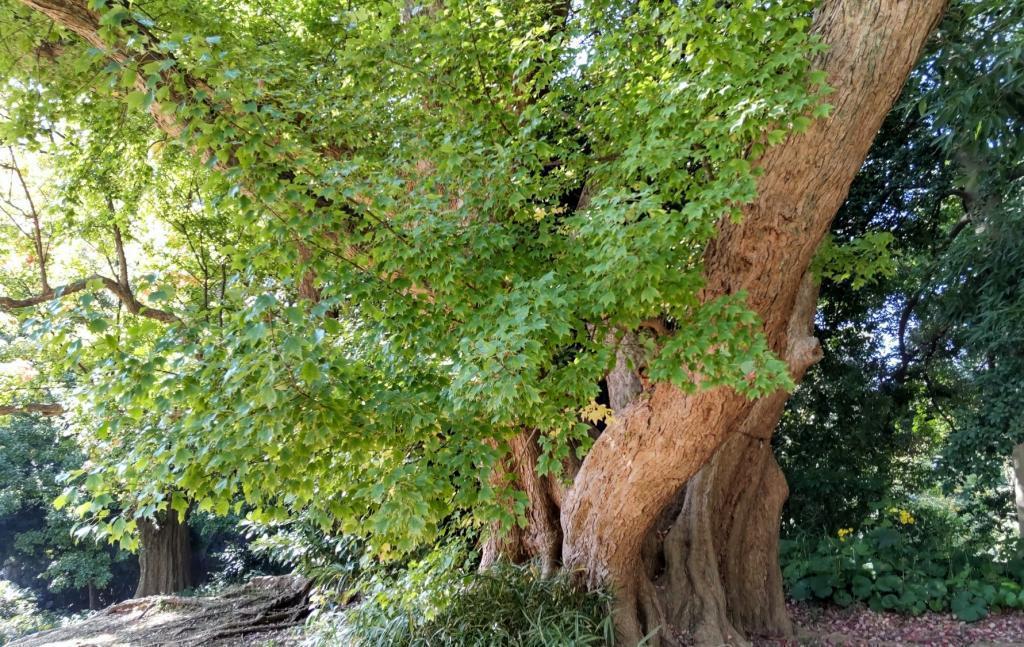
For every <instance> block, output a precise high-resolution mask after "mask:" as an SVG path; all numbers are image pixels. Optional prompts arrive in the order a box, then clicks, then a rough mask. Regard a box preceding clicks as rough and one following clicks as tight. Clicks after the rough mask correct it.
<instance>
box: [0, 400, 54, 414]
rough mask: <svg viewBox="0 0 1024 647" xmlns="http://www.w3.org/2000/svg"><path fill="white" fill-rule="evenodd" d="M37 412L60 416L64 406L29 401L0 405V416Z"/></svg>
mask: <svg viewBox="0 0 1024 647" xmlns="http://www.w3.org/2000/svg"><path fill="white" fill-rule="evenodd" d="M33 413H37V414H39V415H41V416H60V415H63V414H64V407H62V406H60V405H59V404H49V403H43V402H31V403H29V404H18V405H0V416H25V415H29V414H33Z"/></svg>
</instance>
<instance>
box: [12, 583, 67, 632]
mask: <svg viewBox="0 0 1024 647" xmlns="http://www.w3.org/2000/svg"><path fill="white" fill-rule="evenodd" d="M56 625H57V619H56V618H55V617H53V616H52V615H51V614H49V613H46V612H45V611H40V610H39V608H38V607H37V606H36V600H35V597H34V596H33V595H32V592H31V591H28V590H26V589H20V588H18V587H17V586H15V585H14V584H13V583H11V582H8V581H7V580H0V645H6V644H7V643H9V642H11V641H12V640H15V639H16V638H19V637H21V636H25V635H28V634H31V633H35V632H37V631H43V630H44V629H50V628H52V627H55V626H56Z"/></svg>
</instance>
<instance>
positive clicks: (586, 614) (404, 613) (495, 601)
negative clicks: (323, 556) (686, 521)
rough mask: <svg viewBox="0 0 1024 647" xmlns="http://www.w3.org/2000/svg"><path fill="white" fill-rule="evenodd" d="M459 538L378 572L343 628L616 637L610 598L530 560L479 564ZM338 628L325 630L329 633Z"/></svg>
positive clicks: (597, 641) (385, 634)
mask: <svg viewBox="0 0 1024 647" xmlns="http://www.w3.org/2000/svg"><path fill="white" fill-rule="evenodd" d="M475 566H476V556H475V555H473V554H471V553H467V552H466V551H465V549H464V548H463V547H462V546H461V545H460V544H459V543H458V542H455V543H453V544H450V545H449V546H447V547H445V548H443V549H439V550H436V551H433V552H431V553H429V554H428V555H427V556H426V557H424V558H423V559H420V560H418V561H416V562H414V563H412V564H411V565H410V567H409V568H408V569H406V570H401V571H398V572H397V574H396V575H392V576H383V577H374V578H371V579H370V581H369V583H368V585H367V588H366V589H365V592H364V593H363V599H362V601H361V602H360V604H359V605H358V606H356V607H355V608H353V609H352V610H350V611H348V612H346V613H345V614H344V618H343V620H342V622H341V625H342V627H343V628H342V629H341V630H340V631H341V633H342V634H343V637H344V638H345V639H348V640H352V641H353V642H354V644H357V645H382V644H387V645H424V646H425V645H495V644H501V645H522V646H524V647H525V646H536V647H539V646H541V645H544V646H554V645H609V644H613V642H614V635H613V631H612V624H611V598H610V596H608V595H607V594H605V593H586V592H583V591H581V590H580V589H579V588H578V587H576V586H574V585H573V584H572V582H571V581H570V580H569V579H568V577H567V576H565V575H560V576H557V577H553V578H541V577H540V575H539V573H538V572H537V571H536V569H535V568H533V567H531V566H522V567H520V566H512V565H508V564H499V565H497V566H496V567H495V568H494V569H492V570H489V571H487V572H476V569H475ZM331 639H332V637H331V636H327V635H325V636H324V640H327V641H328V642H327V643H326V644H331V643H330V642H329V641H330V640H331Z"/></svg>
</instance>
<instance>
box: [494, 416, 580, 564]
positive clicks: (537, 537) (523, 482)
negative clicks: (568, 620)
mask: <svg viewBox="0 0 1024 647" xmlns="http://www.w3.org/2000/svg"><path fill="white" fill-rule="evenodd" d="M539 456H540V447H539V446H538V445H537V433H536V432H530V431H524V432H522V433H520V434H518V435H517V436H515V437H514V438H513V439H512V440H510V441H509V454H508V456H506V457H505V459H504V460H503V461H502V462H501V464H500V465H499V468H498V469H497V470H496V471H495V473H494V474H493V475H492V478H491V481H492V483H493V484H494V485H495V486H499V485H506V484H510V485H513V486H515V487H516V489H518V490H520V491H521V492H523V493H525V494H526V498H527V502H528V505H527V508H526V517H527V519H526V525H525V526H523V527H520V526H518V525H516V526H514V527H512V528H498V527H497V526H495V527H492V528H491V531H490V533H489V535H488V536H487V538H486V540H485V542H484V545H483V549H482V551H481V559H480V568H481V569H487V568H490V567H491V566H493V565H494V563H495V562H497V561H498V560H500V559H504V560H506V561H509V562H512V563H514V564H519V563H522V562H524V561H526V560H529V559H534V558H538V559H539V560H540V563H541V572H542V574H543V575H544V576H545V577H547V576H549V575H551V574H553V573H554V572H556V571H557V570H558V568H559V566H560V565H561V552H562V529H561V527H560V525H559V508H560V506H561V504H562V497H563V496H564V486H563V485H562V483H561V482H560V481H558V480H557V479H553V478H550V477H546V476H544V477H541V476H538V475H537V459H538V457H539ZM567 468H568V470H569V473H570V474H571V473H573V467H572V466H571V465H569V466H567Z"/></svg>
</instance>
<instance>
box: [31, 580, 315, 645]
mask: <svg viewBox="0 0 1024 647" xmlns="http://www.w3.org/2000/svg"><path fill="white" fill-rule="evenodd" d="M311 589H312V584H311V582H310V581H309V580H307V579H305V578H302V577H298V576H290V575H286V576H280V577H259V578H254V579H253V580H252V581H250V582H249V583H247V584H244V585H242V586H238V587H234V588H231V589H228V590H227V591H225V592H224V593H222V594H221V595H219V596H215V597H210V598H185V597H178V596H155V597H150V598H139V599H135V600H129V601H127V602H122V603H120V604H115V605H113V606H111V607H108V608H107V609H105V610H103V611H101V612H99V613H97V614H96V615H94V616H92V617H90V618H87V619H85V620H83V621H81V622H78V623H75V624H73V625H69V626H67V627H61V628H60V629H55V630H52V631H46V632H42V633H39V634H34V635H32V636H27V637H25V638H22V639H21V640H18V641H16V642H15V643H13V644H12V647H13V645H17V647H44V646H46V645H51V644H54V643H59V642H61V641H64V640H74V641H78V642H82V641H88V640H89V638H91V637H96V636H100V635H101V634H107V635H108V636H109V635H114V636H116V637H117V640H116V644H118V645H129V646H132V645H138V646H140V647H141V646H143V645H145V646H146V647H149V646H161V645H162V646H167V647H170V646H171V645H174V646H176V647H179V646H180V647H198V646H199V645H239V644H247V642H245V641H244V638H241V637H243V636H249V635H251V636H259V637H260V638H266V634H269V633H275V632H285V631H287V630H289V629H292V628H294V627H296V626H299V625H301V624H302V622H303V621H304V620H305V619H306V617H307V616H308V615H309V611H310V609H309V594H310V590H311ZM274 638H275V644H279V645H287V644H289V642H290V641H292V642H297V637H294V636H293V637H291V638H290V637H289V636H288V635H281V636H276V635H275V636H274ZM76 644H77V643H76ZM254 644H255V643H254Z"/></svg>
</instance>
